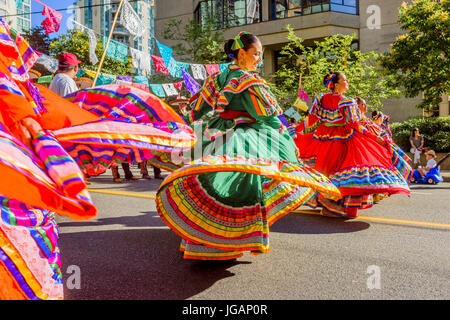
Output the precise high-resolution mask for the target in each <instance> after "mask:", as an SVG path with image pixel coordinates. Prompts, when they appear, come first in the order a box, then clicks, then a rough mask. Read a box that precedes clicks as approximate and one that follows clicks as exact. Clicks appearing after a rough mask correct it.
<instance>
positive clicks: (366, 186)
mask: <svg viewBox="0 0 450 320" xmlns="http://www.w3.org/2000/svg"><path fill="white" fill-rule="evenodd" d="M361 119H362V116H361V112H360V109H359V107H358V104H357V103H356V101H355V100H353V99H348V98H346V97H344V96H342V95H339V94H334V93H327V94H320V95H319V96H317V97H316V99H315V101H314V104H313V106H312V107H311V109H310V111H309V115H308V117H307V118H306V119H305V120H304V121H303V122H302V123H301V124H300V125H298V126H297V138H296V144H297V147H298V148H299V150H300V156H301V158H302V159H303V160H305V161H306V162H307V163H310V164H311V165H312V164H314V168H315V169H316V170H318V171H319V172H321V173H323V174H324V175H326V176H327V177H329V179H330V180H331V181H332V182H333V184H334V185H335V186H336V187H338V188H339V191H340V192H341V194H342V196H343V198H342V199H341V200H339V201H337V202H336V201H330V200H329V199H324V198H323V197H321V196H320V195H319V196H318V197H316V198H314V199H312V200H311V201H310V202H309V203H308V204H309V205H312V206H320V207H325V208H327V209H328V210H329V211H331V212H332V213H334V214H336V215H340V216H356V214H357V210H358V209H366V208H370V207H372V205H373V195H376V194H385V195H387V196H389V195H392V194H398V193H400V194H401V193H403V194H407V195H409V193H410V191H409V188H408V184H407V183H406V181H405V179H404V177H403V176H402V174H401V173H400V172H399V171H398V170H397V168H396V167H395V166H394V165H393V163H392V160H391V151H390V147H389V146H382V145H380V144H378V142H377V141H376V138H377V135H376V134H374V133H373V132H371V131H370V130H368V129H366V128H365V127H364V126H363V125H361V122H360V121H361ZM318 121H320V122H321V123H320V125H319V126H318V127H317V128H316V129H315V130H314V132H312V133H309V134H301V133H302V132H303V131H304V130H305V129H306V128H308V127H310V126H312V125H314V124H316V123H317V122H318Z"/></svg>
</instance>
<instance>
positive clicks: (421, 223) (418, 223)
mask: <svg viewBox="0 0 450 320" xmlns="http://www.w3.org/2000/svg"><path fill="white" fill-rule="evenodd" d="M88 190H89V191H90V192H94V193H103V194H112V195H118V196H127V197H137V198H147V199H156V195H152V194H141V193H133V192H122V191H110V190H101V189H88ZM293 213H303V214H310V215H316V216H320V211H318V210H298V211H294V212H293ZM354 220H366V221H373V222H386V223H397V224H405V225H415V226H422V227H439V228H448V229H450V224H444V223H434V222H424V221H412V220H400V219H388V218H376V217H366V216H358V217H356V218H355V219H354Z"/></svg>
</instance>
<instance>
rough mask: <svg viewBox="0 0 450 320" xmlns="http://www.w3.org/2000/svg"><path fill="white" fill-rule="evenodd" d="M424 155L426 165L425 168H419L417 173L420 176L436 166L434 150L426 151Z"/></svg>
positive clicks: (423, 175)
mask: <svg viewBox="0 0 450 320" xmlns="http://www.w3.org/2000/svg"><path fill="white" fill-rule="evenodd" d="M425 155H426V156H427V166H426V167H425V168H419V173H420V175H421V176H422V177H425V176H426V175H427V173H428V171H430V169H432V168H434V167H435V166H436V160H435V158H436V153H435V152H434V150H430V151H427V152H426V153H425Z"/></svg>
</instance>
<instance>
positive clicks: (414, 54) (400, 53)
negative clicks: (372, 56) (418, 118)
mask: <svg viewBox="0 0 450 320" xmlns="http://www.w3.org/2000/svg"><path fill="white" fill-rule="evenodd" d="M449 13H450V1H449V0H413V1H412V3H411V4H410V5H408V4H407V3H403V4H402V6H401V7H400V9H399V20H398V23H399V24H400V25H401V29H402V30H404V31H406V32H407V33H406V34H403V35H400V36H399V37H398V38H397V39H396V41H395V42H394V43H393V44H392V48H391V49H390V51H388V52H387V53H386V54H384V55H383V56H382V57H381V59H380V60H381V64H382V66H383V67H384V69H385V72H386V74H389V75H392V76H393V79H392V84H393V85H394V86H399V87H401V88H404V95H405V96H406V97H408V98H413V97H417V96H418V95H419V94H420V93H422V92H423V94H424V99H423V101H422V102H421V103H420V104H419V105H418V107H419V108H425V109H433V108H436V107H437V106H438V105H439V103H440V102H441V101H442V95H443V94H444V93H450V61H449V59H448V58H449V53H450V20H449Z"/></svg>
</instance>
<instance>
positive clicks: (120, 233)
mask: <svg viewBox="0 0 450 320" xmlns="http://www.w3.org/2000/svg"><path fill="white" fill-rule="evenodd" d="M134 170H135V172H136V173H137V171H136V169H134ZM150 174H151V175H152V172H150ZM90 181H91V182H92V185H90V186H89V187H90V190H91V195H92V197H93V200H94V202H95V204H96V205H97V207H98V208H99V214H98V217H97V218H96V219H93V220H90V221H73V220H70V219H67V218H62V217H58V218H57V221H58V224H59V226H60V241H59V244H60V250H61V257H62V264H63V265H62V272H63V276H64V280H65V281H67V280H68V279H69V277H70V276H71V272H70V271H71V270H72V269H71V268H70V266H77V267H79V271H80V278H79V280H80V282H79V284H80V288H79V289H76V288H69V287H70V286H68V285H67V284H66V285H65V289H64V290H65V292H64V294H65V299H67V300H71V299H76V300H84V299H88V300H94V299H101V300H105V299H106V300H115V299H121V300H127V299H135V300H153V299H163V300H166V299H167V300H179V299H205V300H209V299H215V300H228V299H232V300H242V299H243V300H260V299H262V300H278V299H280V300H285V299H289V300H297V299H314V300H315V299H333V300H334V299H449V298H450V254H449V253H450V250H449V248H450V183H447V182H444V183H440V184H438V185H435V186H430V185H413V186H411V190H412V193H411V197H410V198H408V197H407V196H404V195H397V196H392V197H391V198H389V199H385V200H383V201H382V202H381V203H379V204H378V205H376V206H374V207H373V208H371V209H368V210H364V211H361V212H360V215H361V217H360V218H358V219H352V220H344V219H333V218H327V217H322V216H318V215H317V214H316V213H315V212H311V211H310V210H309V208H307V207H305V208H303V207H302V208H300V210H301V212H299V213H291V214H289V215H288V216H286V217H284V218H282V219H281V220H279V221H278V222H276V223H275V224H274V225H273V226H272V227H271V229H270V243H271V252H270V253H268V254H263V255H259V256H252V255H250V254H245V255H244V256H243V257H242V258H240V259H238V260H237V261H234V262H197V261H187V260H184V259H183V258H182V255H181V253H180V251H179V243H180V239H179V237H178V236H177V235H175V233H174V232H172V231H171V230H170V229H169V228H168V227H167V226H166V225H165V224H164V222H163V221H162V220H161V219H160V217H159V216H158V213H157V212H156V209H155V200H154V195H155V193H156V190H157V188H158V186H159V184H160V182H161V180H139V181H132V182H124V183H122V184H116V183H113V182H112V178H111V175H108V174H105V175H102V176H100V177H95V178H91V179H90ZM303 209H304V210H305V211H303ZM72 287H73V286H72Z"/></svg>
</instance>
